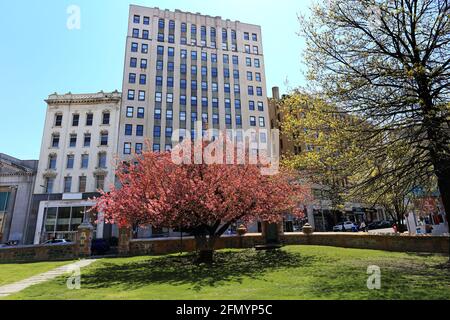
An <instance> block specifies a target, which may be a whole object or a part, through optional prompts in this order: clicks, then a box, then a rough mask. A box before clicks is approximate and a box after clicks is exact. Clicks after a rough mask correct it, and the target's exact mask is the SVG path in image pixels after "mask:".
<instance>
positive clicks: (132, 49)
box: [131, 42, 139, 52]
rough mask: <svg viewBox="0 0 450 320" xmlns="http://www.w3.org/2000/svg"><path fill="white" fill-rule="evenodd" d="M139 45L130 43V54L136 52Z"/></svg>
mask: <svg viewBox="0 0 450 320" xmlns="http://www.w3.org/2000/svg"><path fill="white" fill-rule="evenodd" d="M138 48H139V45H138V44H137V43H136V42H133V43H131V52H138Z"/></svg>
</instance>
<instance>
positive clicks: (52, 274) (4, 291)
mask: <svg viewBox="0 0 450 320" xmlns="http://www.w3.org/2000/svg"><path fill="white" fill-rule="evenodd" d="M95 261H97V260H96V259H89V260H80V261H78V262H75V263H72V264H68V265H65V266H62V267H59V268H56V269H54V270H51V271H48V272H45V273H41V274H38V275H37V276H33V277H31V278H28V279H25V280H21V281H18V282H16V283H11V284H7V285H4V286H2V287H0V298H1V297H7V296H9V295H11V294H14V293H17V292H19V291H22V290H24V289H26V288H28V287H30V286H34V285H35V284H39V283H42V282H46V281H49V280H52V279H54V278H56V277H59V276H61V275H63V274H65V273H68V272H70V271H72V270H73V268H77V267H79V268H83V267H87V266H88V265H90V264H91V263H93V262H95Z"/></svg>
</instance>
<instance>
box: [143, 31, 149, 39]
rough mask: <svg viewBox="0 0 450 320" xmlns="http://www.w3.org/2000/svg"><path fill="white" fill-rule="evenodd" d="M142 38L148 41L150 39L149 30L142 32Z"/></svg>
mask: <svg viewBox="0 0 450 320" xmlns="http://www.w3.org/2000/svg"><path fill="white" fill-rule="evenodd" d="M142 38H143V39H148V38H149V32H148V30H142Z"/></svg>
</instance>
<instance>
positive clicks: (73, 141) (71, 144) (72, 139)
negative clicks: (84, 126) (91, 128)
mask: <svg viewBox="0 0 450 320" xmlns="http://www.w3.org/2000/svg"><path fill="white" fill-rule="evenodd" d="M76 146H77V135H76V134H71V135H70V142H69V147H70V148H75V147H76Z"/></svg>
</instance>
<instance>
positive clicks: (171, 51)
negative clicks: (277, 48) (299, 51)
mask: <svg viewBox="0 0 450 320" xmlns="http://www.w3.org/2000/svg"><path fill="white" fill-rule="evenodd" d="M246 51H247V50H246ZM254 51H255V48H254ZM131 52H133V53H137V52H139V44H138V43H136V42H132V43H131ZM141 53H148V44H142V45H141ZM247 53H250V52H247ZM157 55H158V56H162V55H164V47H163V46H158V47H157ZM167 55H168V57H175V48H173V47H168V48H167ZM187 57H188V51H187V50H186V49H181V50H180V58H181V60H185V59H187ZM135 59H136V58H135ZM253 59H254V65H255V67H256V68H259V67H260V66H261V63H260V59H259V58H253ZM191 60H192V61H197V60H198V52H197V51H196V50H192V51H191ZM133 61H136V63H133V65H134V67H136V65H137V59H136V60H133ZM201 61H202V62H207V61H208V53H207V52H205V51H202V52H201ZM222 61H223V63H224V64H229V63H230V56H229V55H228V54H223V56H222ZM217 62H218V54H216V53H211V63H213V64H214V63H217ZM232 62H233V65H239V57H238V56H236V55H233V56H232ZM130 65H131V63H130ZM245 65H246V66H247V67H252V58H251V57H246V58H245ZM146 67H147V59H143V62H142V61H141V68H143V69H145V68H146Z"/></svg>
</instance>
